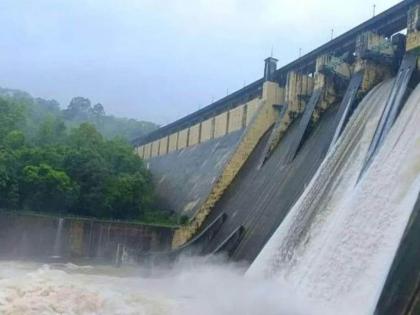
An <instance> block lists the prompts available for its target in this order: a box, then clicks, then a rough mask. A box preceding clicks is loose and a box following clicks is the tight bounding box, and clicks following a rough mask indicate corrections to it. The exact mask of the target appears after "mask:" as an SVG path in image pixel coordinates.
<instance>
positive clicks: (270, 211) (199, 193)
mask: <svg viewBox="0 0 420 315" xmlns="http://www.w3.org/2000/svg"><path fill="white" fill-rule="evenodd" d="M419 53H420V1H415V0H406V1H402V2H400V3H399V4H397V5H395V6H394V7H392V8H390V9H388V10H387V11H385V12H383V13H381V14H379V15H377V16H375V17H373V18H371V19H370V20H368V21H366V22H364V23H362V24H361V25H359V26H357V27H355V28H353V29H351V30H350V31H348V32H346V33H344V34H342V35H341V36H339V37H337V38H335V39H333V40H331V41H329V42H328V43H326V44H325V45H323V46H321V47H319V48H317V49H315V50H313V51H311V52H310V53H308V54H306V55H304V56H302V57H301V58H299V59H297V60H295V61H293V62H291V63H290V64H287V65H285V66H283V67H280V68H279V67H278V60H276V59H275V58H273V57H269V58H267V59H266V60H265V63H264V71H263V76H262V78H260V79H258V80H256V81H255V82H253V83H251V84H250V85H248V86H246V87H244V88H243V89H240V90H238V91H236V92H234V93H232V94H230V95H228V96H226V97H224V98H222V99H220V100H218V101H216V102H214V103H213V104H210V105H208V106H207V107H204V108H203V109H201V110H199V111H196V112H194V113H192V114H190V115H188V116H186V117H184V118H181V119H179V120H177V121H175V122H173V123H171V124H168V125H166V126H164V127H162V128H160V129H158V130H156V131H154V132H152V133H150V134H148V135H146V136H145V137H143V138H139V139H136V140H134V141H133V145H134V147H135V150H136V152H137V153H138V154H139V156H141V157H142V158H143V159H144V160H145V163H146V165H147V166H148V168H149V169H150V171H151V172H152V175H153V179H154V182H155V186H156V192H157V195H158V198H159V202H160V205H161V207H163V208H165V209H170V210H171V211H174V212H176V213H177V214H179V215H182V216H185V217H187V218H188V222H187V223H186V224H184V225H183V226H181V227H180V228H179V229H178V230H177V231H175V233H174V237H173V240H172V248H173V250H172V251H171V252H168V253H167V255H168V256H170V257H176V256H177V255H178V254H180V253H182V252H190V253H191V252H193V253H196V254H201V255H206V254H223V255H225V256H226V257H228V258H229V259H231V260H234V261H245V262H247V263H248V264H251V263H252V262H254V261H255V259H256V257H257V256H258V255H259V254H260V252H261V250H262V249H263V248H264V246H265V245H266V244H267V242H268V241H269V240H270V238H271V237H272V236H273V234H275V232H276V230H278V228H279V227H280V226H281V225H282V224H283V221H285V220H286V219H285V218H287V217H288V215H289V213H291V212H292V211H291V210H292V209H293V208H294V207H295V206H296V204H298V203H299V202H301V200H302V199H304V198H305V196H307V195H308V189H315V188H311V187H312V186H313V182H314V179H315V181H316V178H320V177H321V178H324V177H322V176H325V178H324V179H323V180H322V181H321V182H322V183H323V184H322V185H324V186H322V187H323V188H322V189H321V188H320V190H319V192H317V193H314V194H313V196H323V197H325V198H333V197H331V196H332V195H330V192H331V191H333V190H334V189H335V188H334V187H336V186H337V185H338V183H339V179H340V180H341V176H342V174H344V173H345V171H344V170H346V169H349V168H347V167H349V166H348V165H349V163H355V162H354V161H355V157H357V163H359V164H358V165H357V166H356V165H354V170H357V171H354V172H353V173H354V174H353V175H354V183H353V184H352V185H358V183H359V182H363V181H364V180H365V178H367V177H369V176H368V175H366V174H369V169H370V168H371V166H372V165H375V159H376V157H377V156H378V155H380V153H381V149H382V148H383V147H384V143H386V142H387V139H388V134H389V133H390V132H392V127H393V125H394V122H395V121H397V120H398V119H399V114H400V112H402V111H403V109H404V104H405V103H406V101H407V98H408V97H409V96H410V94H411V92H412V91H413V90H414V89H415V87H416V85H417V84H418V82H419V72H418V70H419V63H418V56H419ZM418 106H420V104H418ZM334 156H335V157H336V158H335V159H334V158H333V157H334ZM328 161H334V162H330V163H331V165H329V167H327V166H328V165H327V166H325V164H328V163H329V162H328ZM324 169H328V174H322V170H324ZM320 173H321V174H320ZM350 173H351V172H350ZM356 173H357V174H356ZM346 174H347V173H346ZM353 175H352V176H353ZM349 176H350V175H349ZM351 178H353V177H351ZM343 180H344V179H343ZM351 181H352V179H349V183H350V182H351ZM349 185H350V184H349ZM337 194H338V192H337ZM313 198H314V199H313V200H312V201H311V202H312V203H313V205H314V206H313V210H308V211H307V212H305V213H304V214H302V217H301V220H303V221H302V222H307V225H302V227H301V228H299V229H297V230H296V233H297V234H296V244H299V243H300V242H301V239H303V238H305V237H307V235H309V234H311V233H310V232H311V228H312V224H313V223H312V221H313V220H315V218H316V217H317V215H318V214H317V213H318V211H319V209H320V208H321V207H322V204H323V202H324V201H318V199H317V198H318V197H313ZM319 198H320V197H319ZM320 200H321V199H320ZM316 205H317V206H318V208H316ZM410 207H411V206H410ZM308 209H309V208H308ZM418 211H419V206H418V202H417V205H416V206H414V205H413V206H412V207H411V208H410V212H411V215H410V218H411V219H410V220H412V221H413V220H414V221H413V222H414V223H412V224H411V225H407V228H406V230H404V231H402V232H404V238H403V237H402V235H396V236H395V237H396V238H397V239H399V238H401V239H402V240H403V242H402V243H401V246H402V247H401V246H400V247H398V250H397V251H396V255H395V259H394V265H393V267H392V268H391V273H390V277H389V278H388V280H387V283H386V287H387V288H390V290H391V289H392V290H396V289H395V288H396V287H398V286H403V287H404V290H405V291H404V292H405V293H404V294H405V298H404V299H402V298H401V297H398V296H397V295H392V292H391V291H387V294H388V295H387V296H386V294H385V295H384V294H383V296H382V297H381V299H385V300H386V301H387V303H382V304H381V305H382V309H380V310H378V312H379V314H398V313H407V314H409V312H410V311H412V310H414V309H416V308H417V309H418V307H420V306H419V305H420V302H419V301H420V299H419V298H418V288H419V287H420V280H418V279H420V265H419V264H418V263H417V265H416V266H412V265H410V264H409V265H407V266H408V267H407V268H410V275H411V276H410V277H407V275H406V273H404V272H405V270H406V269H405V268H404V267H403V266H402V265H403V264H404V260H403V259H402V258H401V257H414V256H416V255H414V254H408V253H407V252H406V251H405V250H404V249H407V248H413V246H414V245H413V244H416V243H417V244H418V233H417V234H416V233H415V232H413V231H414V230H415V228H416V227H417V225H418V224H417V221H418V214H417V213H418ZM289 217H290V215H289ZM286 221H287V220H286ZM410 222H411V221H410ZM284 224H287V222H286V223H284ZM397 243H398V242H397ZM162 255H163V254H162ZM413 255H414V256H413ZM417 256H418V255H417ZM417 256H416V257H417ZM395 264H397V265H395ZM400 274H401V275H402V277H404V279H406V281H405V282H404V284H400V283H399V282H398V281H399V279H400V277H399V275H400ZM407 278H409V279H407ZM384 292H385V291H384ZM416 297H417V298H416ZM413 314H414V313H413Z"/></svg>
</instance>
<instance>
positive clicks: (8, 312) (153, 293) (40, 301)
mask: <svg viewBox="0 0 420 315" xmlns="http://www.w3.org/2000/svg"><path fill="white" fill-rule="evenodd" d="M243 272H244V270H243V269H242V268H241V267H238V266H234V265H228V264H226V263H222V262H208V261H206V262H205V261H203V260H197V259H184V260H182V261H180V262H179V263H178V264H177V265H176V266H174V268H171V269H170V270H165V269H158V270H154V272H153V274H152V275H148V276H145V275H142V270H141V268H140V269H139V268H138V267H136V268H129V267H124V268H121V269H117V268H112V267H100V266H85V267H81V266H76V265H73V264H53V265H42V264H35V263H28V262H16V261H13V262H0V314H5V315H12V314H19V315H40V314H42V315H47V314H101V315H108V314H124V315H126V314H127V315H134V314H136V315H142V314H144V315H161V314H170V315H180V314H183V315H236V314H245V315H254V314H255V315H258V314H265V315H271V314H272V315H281V314H286V315H294V314H295V315H300V314H302V315H303V314H322V312H321V311H319V310H318V311H319V312H317V311H316V310H315V308H314V306H311V307H310V308H307V307H305V305H307V304H306V303H304V301H303V300H301V299H299V298H298V295H297V294H296V292H293V291H291V290H286V289H285V288H284V287H282V286H281V284H279V283H278V282H274V281H270V280H258V281H256V280H251V279H246V278H245V277H243Z"/></svg>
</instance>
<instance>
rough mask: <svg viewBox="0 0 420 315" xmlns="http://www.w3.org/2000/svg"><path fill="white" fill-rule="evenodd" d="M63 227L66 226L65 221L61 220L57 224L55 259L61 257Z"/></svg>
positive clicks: (54, 248)
mask: <svg viewBox="0 0 420 315" xmlns="http://www.w3.org/2000/svg"><path fill="white" fill-rule="evenodd" d="M63 226H64V219H63V218H59V219H58V223H57V230H56V232H55V240H54V247H53V255H52V257H53V258H59V257H61V243H62V238H63Z"/></svg>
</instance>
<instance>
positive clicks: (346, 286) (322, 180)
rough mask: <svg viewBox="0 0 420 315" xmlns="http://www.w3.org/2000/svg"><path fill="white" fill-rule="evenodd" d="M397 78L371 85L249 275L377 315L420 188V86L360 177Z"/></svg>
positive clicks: (344, 309) (340, 310)
mask: <svg viewBox="0 0 420 315" xmlns="http://www.w3.org/2000/svg"><path fill="white" fill-rule="evenodd" d="M391 84H392V82H386V83H383V84H381V85H380V86H379V87H377V88H375V89H374V90H372V91H371V92H370V93H369V95H368V96H367V97H365V98H364V100H363V101H362V102H361V104H360V105H359V107H358V109H357V111H356V112H355V113H354V114H353V117H352V119H351V120H350V122H349V124H348V126H347V128H346V130H345V131H344V133H343V135H342V137H341V138H340V140H339V141H338V142H337V144H336V145H335V147H334V148H333V149H332V150H331V151H330V152H329V154H328V156H327V157H326V159H325V160H324V162H323V163H322V165H321V167H320V168H319V170H318V172H317V174H316V175H315V176H314V178H313V179H312V181H311V183H310V184H309V185H308V187H307V189H306V190H305V192H304V193H303V195H302V196H301V197H300V198H299V200H298V201H297V203H296V204H295V206H294V207H293V208H292V210H291V211H290V212H289V214H288V216H287V217H286V218H285V220H284V221H283V223H282V224H281V225H280V226H279V228H278V229H277V231H276V232H275V233H274V235H273V236H272V237H271V239H270V240H269V242H268V243H267V244H266V246H265V247H264V249H263V250H262V252H261V253H260V255H259V256H258V257H257V259H256V260H255V262H254V263H253V265H252V266H251V268H250V269H249V270H248V272H247V275H248V276H250V277H260V276H263V277H268V278H275V279H277V280H278V281H280V282H282V283H285V284H287V285H288V286H291V287H293V288H295V290H296V291H298V292H301V293H302V294H303V295H304V296H306V297H308V298H309V299H310V300H311V301H314V302H317V303H320V304H322V305H326V306H327V307H328V309H329V312H327V313H331V314H372V313H373V312H374V310H375V306H376V303H377V301H378V299H379V296H380V294H381V291H382V288H383V286H384V283H385V281H386V278H387V275H388V272H389V269H390V266H391V264H392V261H393V259H394V256H395V253H396V251H397V249H398V246H399V243H400V240H401V238H402V235H403V233H404V229H405V227H406V225H407V222H408V220H409V217H410V214H411V211H412V209H413V207H414V204H415V202H416V200H417V197H418V194H419V191H420V132H419V126H418V124H419V122H420V86H418V87H417V88H416V89H415V90H414V91H413V93H412V94H411V96H410V97H409V99H408V101H407V102H406V104H405V106H404V108H403V110H402V112H401V114H400V116H399V118H398V119H397V121H396V122H395V124H394V126H393V127H392V129H391V131H390V133H389V134H388V136H387V138H386V139H385V141H384V143H383V145H382V147H381V148H380V150H379V151H378V153H377V155H376V156H375V158H374V159H373V161H372V163H371V165H370V166H369V168H368V169H367V170H366V172H365V174H364V175H363V177H362V178H361V180H360V181H359V182H358V175H359V173H360V171H361V169H362V167H363V162H364V160H365V158H366V154H367V151H368V147H369V144H370V143H371V140H372V137H373V136H374V133H375V130H376V127H377V124H378V121H379V118H380V115H381V113H382V111H383V107H384V106H385V103H386V99H387V97H388V94H389V91H390V87H391Z"/></svg>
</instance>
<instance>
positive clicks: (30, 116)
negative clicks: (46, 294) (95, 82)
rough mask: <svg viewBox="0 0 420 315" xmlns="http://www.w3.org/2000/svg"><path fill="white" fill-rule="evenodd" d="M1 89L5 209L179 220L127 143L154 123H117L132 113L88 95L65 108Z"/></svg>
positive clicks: (0, 199)
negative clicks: (163, 204)
mask: <svg viewBox="0 0 420 315" xmlns="http://www.w3.org/2000/svg"><path fill="white" fill-rule="evenodd" d="M2 92H3V93H2V96H0V208H1V209H9V210H10V209H14V210H20V211H22V210H24V211H32V212H33V211H35V212H42V213H51V214H59V215H64V214H72V215H78V216H87V217H96V218H107V219H118V220H141V221H147V222H153V223H157V222H162V221H164V222H166V223H168V222H174V220H175V219H174V218H173V217H171V214H170V213H169V212H165V211H158V210H157V209H156V207H155V201H154V191H153V185H152V181H151V176H150V173H149V172H148V170H147V169H146V168H145V166H144V164H143V161H142V160H141V159H140V158H139V157H138V156H137V155H135V154H134V153H133V149H132V147H131V146H130V144H129V143H128V142H127V138H128V137H129V135H130V134H132V133H134V132H135V130H141V132H146V130H148V129H153V128H155V125H153V124H150V123H141V122H136V121H132V125H130V124H126V126H125V128H123V129H122V130H119V129H118V128H119V127H118V126H122V125H124V121H131V120H120V119H118V118H114V117H111V116H106V115H105V111H104V109H103V107H102V106H101V105H100V104H97V105H95V106H91V105H90V102H89V101H88V100H87V99H84V98H75V99H73V100H72V102H71V103H70V105H69V106H68V108H67V109H65V110H60V108H59V105H58V103H57V102H55V101H46V100H42V99H33V98H31V97H30V96H29V95H27V94H25V93H22V92H19V93H16V92H13V93H12V92H10V91H8V92H5V90H3V91H2ZM141 126H143V127H141ZM140 127H141V128H140ZM97 128H98V129H97ZM102 132H103V133H104V134H102ZM114 136H117V137H114Z"/></svg>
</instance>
